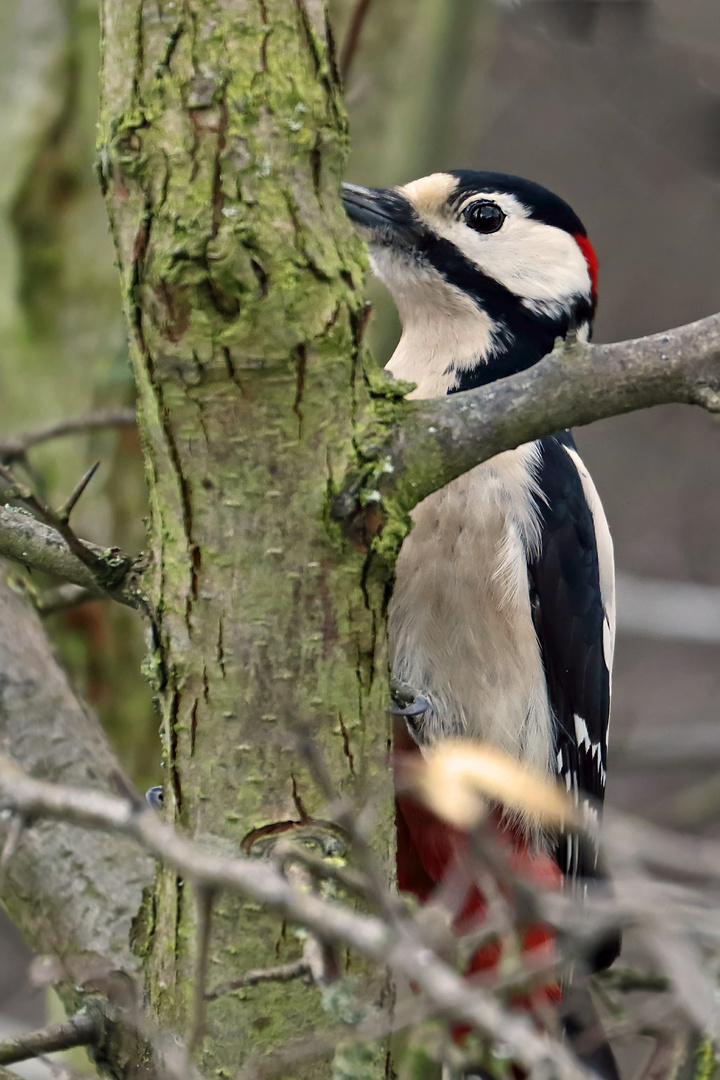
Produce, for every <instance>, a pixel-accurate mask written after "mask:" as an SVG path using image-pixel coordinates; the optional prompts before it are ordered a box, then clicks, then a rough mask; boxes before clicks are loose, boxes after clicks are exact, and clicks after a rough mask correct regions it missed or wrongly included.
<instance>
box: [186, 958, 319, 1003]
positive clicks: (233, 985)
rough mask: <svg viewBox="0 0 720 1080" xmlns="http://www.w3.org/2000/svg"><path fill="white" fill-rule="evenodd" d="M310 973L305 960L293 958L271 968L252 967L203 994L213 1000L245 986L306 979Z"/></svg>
mask: <svg viewBox="0 0 720 1080" xmlns="http://www.w3.org/2000/svg"><path fill="white" fill-rule="evenodd" d="M311 975H312V972H311V970H310V965H309V964H308V963H307V961H306V960H295V961H294V962H293V963H291V964H278V966H277V967H273V968H254V969H252V970H251V971H246V972H245V974H244V975H242V976H241V977H240V978H239V979H229V980H228V982H224V983H221V984H220V985H219V986H216V987H215V989H214V990H210V991H208V993H207V994H206V995H205V1000H206V1001H215V1000H216V999H217V998H219V997H222V996H223V995H224V994H232V992H233V991H234V990H243V989H244V988H245V987H246V986H257V985H258V984H259V983H266V982H293V981H294V980H295V979H306V978H309V977H310V976H311Z"/></svg>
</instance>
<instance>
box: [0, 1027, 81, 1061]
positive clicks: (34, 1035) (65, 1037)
mask: <svg viewBox="0 0 720 1080" xmlns="http://www.w3.org/2000/svg"><path fill="white" fill-rule="evenodd" d="M98 1035H99V1025H98V1023H97V1020H96V1019H95V1018H94V1017H91V1016H85V1015H79V1016H74V1017H73V1018H72V1019H71V1020H66V1021H65V1023H63V1024H50V1025H49V1026H48V1027H45V1028H41V1029H40V1030H39V1031H31V1032H28V1033H27V1034H26V1035H16V1036H14V1037H13V1038H11V1039H4V1040H3V1041H2V1042H0V1065H14V1064H15V1063H16V1062H18V1061H27V1060H28V1059H29V1058H37V1057H41V1056H42V1055H43V1054H54V1053H56V1052H57V1051H58V1050H72V1049H73V1047H75V1046H92V1044H93V1043H95V1042H97V1039H98Z"/></svg>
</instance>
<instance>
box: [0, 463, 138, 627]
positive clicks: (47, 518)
mask: <svg viewBox="0 0 720 1080" xmlns="http://www.w3.org/2000/svg"><path fill="white" fill-rule="evenodd" d="M97 468H98V466H97V464H96V465H93V467H92V468H91V469H88V471H87V472H86V473H85V475H84V476H83V477H82V478H81V479H80V481H79V483H78V484H77V485H76V486H75V488H74V490H73V491H72V492H71V493H70V495H69V496H68V498H67V499H66V501H65V502H64V504H63V505H62V506H61V507H60V508H59V509H58V510H54V509H53V508H52V507H51V506H49V505H48V504H47V503H45V502H43V501H42V500H41V499H40V498H39V497H38V496H37V495H36V494H35V492H34V491H33V490H32V489H31V488H29V487H27V486H26V485H25V484H21V483H19V482H18V480H17V478H16V477H15V474H14V473H13V472H11V470H10V469H9V468H8V467H7V466H6V465H3V464H1V463H0V480H2V481H3V482H4V483H5V485H6V490H5V491H4V492H3V493H2V497H3V499H4V500H5V501H6V502H7V501H8V500H11V499H15V500H18V501H20V502H23V503H25V505H26V506H27V507H29V509H30V510H31V511H32V512H33V514H35V515H37V518H39V519H40V521H38V520H37V519H36V518H35V517H33V516H31V515H30V514H27V513H23V512H22V511H18V510H12V509H10V508H8V507H7V506H4V507H2V506H0V555H4V556H6V557H7V558H10V559H14V560H15V561H17V562H21V563H23V565H25V566H26V567H28V568H30V569H33V570H42V571H44V572H45V573H48V574H52V575H54V576H56V577H60V578H62V579H64V580H65V581H66V582H67V583H69V584H71V585H76V586H80V587H82V588H83V589H84V590H85V592H86V594H87V595H88V596H92V597H104V598H112V599H116V600H118V601H119V602H120V603H123V604H128V605H129V606H130V607H135V608H139V609H141V610H144V611H146V612H147V611H148V604H147V601H146V600H145V598H144V596H143V594H142V592H141V590H140V587H139V582H140V572H141V571H140V563H139V560H132V559H130V558H129V557H128V556H127V555H124V554H123V553H122V552H121V551H120V550H119V549H118V548H110V549H108V550H103V549H102V548H99V547H97V546H96V545H94V544H90V543H88V541H87V540H81V539H80V537H79V536H78V535H77V533H76V532H75V530H74V529H73V528H72V526H71V525H70V515H71V514H72V512H73V510H74V509H75V506H76V505H77V503H78V500H79V499H80V497H81V496H82V494H83V492H84V491H85V489H86V488H87V486H88V484H89V483H90V481H91V480H92V478H93V476H94V475H95V472H96V471H97ZM46 526H47V528H46ZM77 599H78V597H77V593H76V594H75V596H74V600H75V602H77ZM61 606H62V605H61ZM65 606H67V605H65Z"/></svg>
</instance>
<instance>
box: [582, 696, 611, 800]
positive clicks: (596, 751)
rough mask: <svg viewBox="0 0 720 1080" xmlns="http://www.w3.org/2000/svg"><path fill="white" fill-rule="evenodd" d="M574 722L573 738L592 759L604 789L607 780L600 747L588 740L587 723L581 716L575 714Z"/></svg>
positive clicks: (598, 744) (597, 743)
mask: <svg viewBox="0 0 720 1080" xmlns="http://www.w3.org/2000/svg"><path fill="white" fill-rule="evenodd" d="M574 720H575V738H576V739H577V744H578V746H579V747H581V748H583V747H584V748H585V750H586V751H587V752H588V753H589V754H590V756H591V757H592V759H593V761H594V762H595V765H596V767H597V771H598V774H599V776H600V779H601V780H602V785H603V787H605V782H606V780H607V773H606V771H605V766H604V765H603V760H602V751H603V748H602V745H601V744H600V743H599V742H593V741H592V739H591V738H590V732H589V731H588V726H587V723H586V722H585V720H583V718H582V716H578V715H577V713H576V714H575V717H574Z"/></svg>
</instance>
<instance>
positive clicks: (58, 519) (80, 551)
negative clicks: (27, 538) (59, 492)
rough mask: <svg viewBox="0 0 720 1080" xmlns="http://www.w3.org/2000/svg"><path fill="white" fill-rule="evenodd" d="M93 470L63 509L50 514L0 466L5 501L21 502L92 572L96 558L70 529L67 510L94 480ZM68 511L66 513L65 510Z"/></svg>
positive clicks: (24, 486)
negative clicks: (5, 485) (56, 533)
mask: <svg viewBox="0 0 720 1080" xmlns="http://www.w3.org/2000/svg"><path fill="white" fill-rule="evenodd" d="M96 469H97V466H93V468H92V469H91V470H90V471H89V472H87V473H86V474H85V475H84V476H83V478H82V480H81V481H80V483H79V484H78V485H77V486H76V487H75V489H74V491H73V493H72V495H71V496H70V498H69V499H68V501H67V502H66V504H65V506H64V507H63V508H62V509H61V510H59V511H58V510H53V509H52V507H51V506H48V505H47V503H44V502H42V500H41V499H39V498H38V496H37V495H36V494H35V492H34V491H33V490H32V488H29V487H27V486H26V485H25V484H21V483H19V482H18V480H17V479H16V477H15V475H14V474H13V473H12V472H11V471H10V469H8V468H7V466H5V465H0V480H4V481H5V483H6V484H7V485H8V487H9V489H10V490H9V491H8V492H5V498H12V499H19V500H20V501H21V502H24V503H25V504H26V505H27V506H28V507H29V508H30V509H31V510H32V511H33V513H35V514H37V516H38V517H39V518H40V520H41V521H44V522H45V524H46V525H49V526H50V528H51V529H55V531H56V532H58V533H60V535H61V536H62V538H63V540H64V541H65V543H66V544H67V546H68V547H69V548H70V551H71V552H72V553H73V555H74V556H75V558H76V559H78V560H79V561H80V562H82V563H85V565H86V566H88V567H89V568H90V569H91V570H93V571H94V570H95V568H96V566H97V564H98V562H99V559H98V556H97V554H96V553H95V552H94V551H93V550H92V549H91V547H90V546H89V545H88V544H86V542H85V541H84V540H81V539H80V537H79V536H78V535H77V533H76V532H75V530H74V529H72V528H71V527H70V523H69V518H70V510H72V508H73V506H75V504H76V503H77V501H78V499H79V497H80V495H82V493H83V491H84V490H85V488H86V487H87V485H88V483H89V482H90V480H91V479H92V477H93V476H94V474H95V471H96ZM68 507H69V509H67V508H68Z"/></svg>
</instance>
